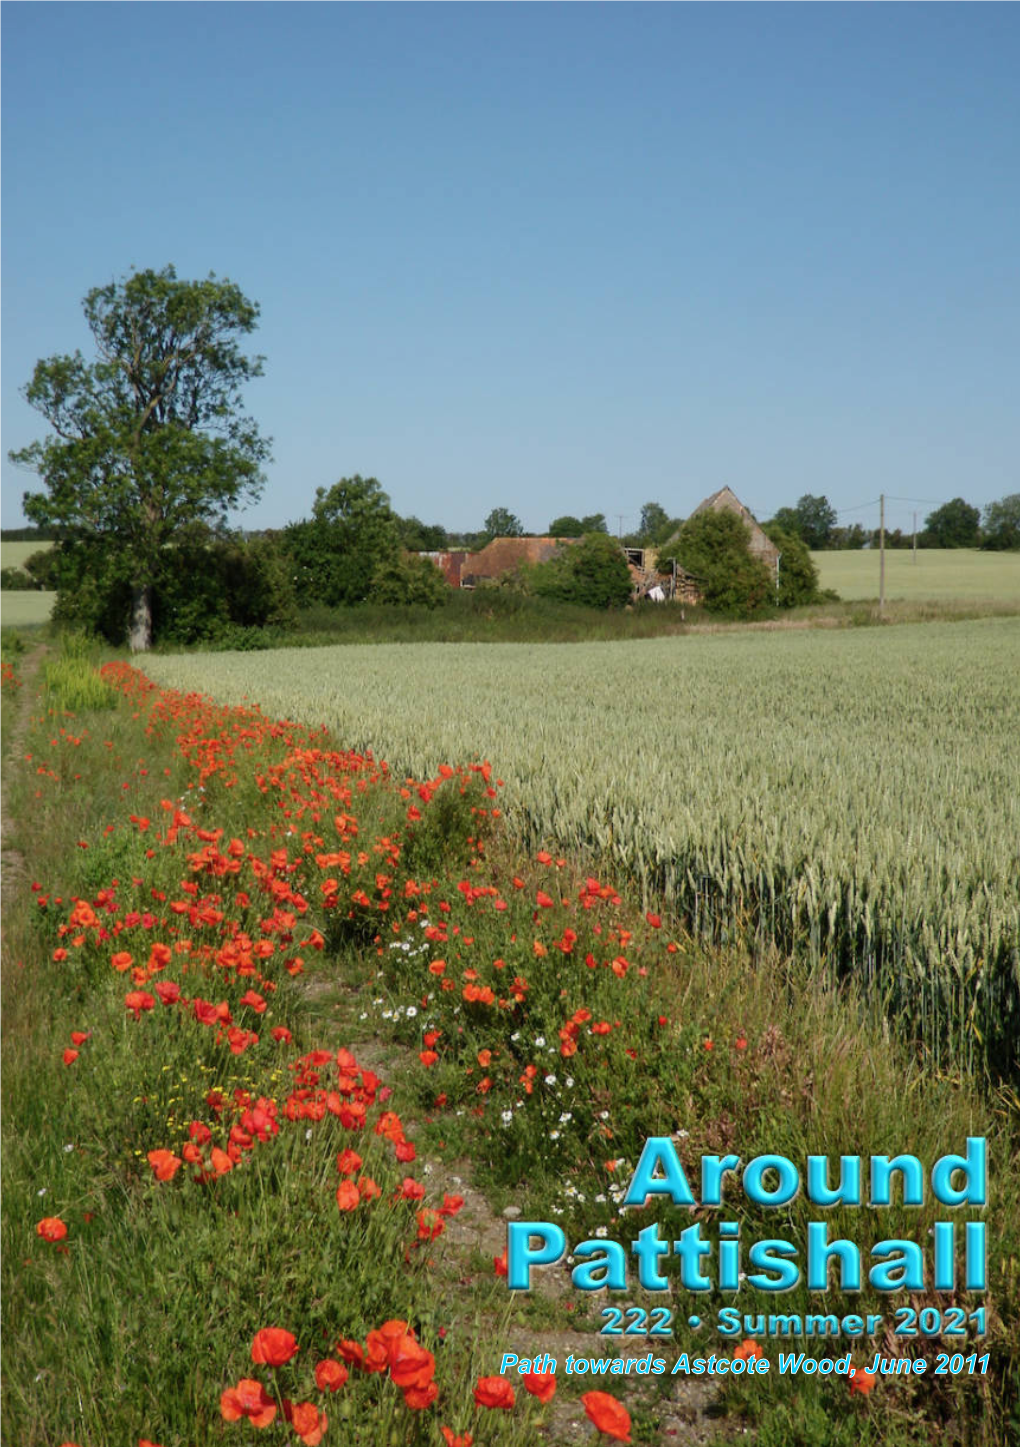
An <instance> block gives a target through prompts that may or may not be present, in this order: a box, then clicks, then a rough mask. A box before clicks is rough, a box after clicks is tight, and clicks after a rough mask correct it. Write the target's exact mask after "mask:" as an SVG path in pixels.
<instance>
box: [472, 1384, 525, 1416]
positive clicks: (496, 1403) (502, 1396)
mask: <svg viewBox="0 0 1020 1447" xmlns="http://www.w3.org/2000/svg"><path fill="white" fill-rule="evenodd" d="M514 1401H515V1396H514V1389H513V1387H512V1386H511V1385H510V1383H509V1382H508V1381H507V1379H506V1378H505V1377H479V1378H478V1384H477V1386H476V1387H475V1405H476V1406H479V1407H493V1408H502V1409H503V1410H504V1411H509V1410H510V1408H511V1407H512V1406H513V1405H514Z"/></svg>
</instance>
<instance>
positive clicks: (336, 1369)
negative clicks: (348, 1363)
mask: <svg viewBox="0 0 1020 1447" xmlns="http://www.w3.org/2000/svg"><path fill="white" fill-rule="evenodd" d="M347 1377H348V1372H347V1368H346V1367H345V1366H344V1364H343V1362H338V1361H335V1360H334V1359H333V1357H327V1358H326V1360H325V1361H323V1362H317V1363H316V1366H315V1385H316V1386H317V1387H318V1389H319V1391H320V1392H339V1390H340V1388H341V1387H342V1386H343V1384H344V1382H346V1380H347Z"/></svg>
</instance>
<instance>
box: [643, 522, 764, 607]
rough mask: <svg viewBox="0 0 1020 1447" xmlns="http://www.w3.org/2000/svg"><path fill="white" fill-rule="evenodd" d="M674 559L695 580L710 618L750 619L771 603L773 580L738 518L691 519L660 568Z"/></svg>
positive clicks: (663, 555) (664, 555) (664, 553)
mask: <svg viewBox="0 0 1020 1447" xmlns="http://www.w3.org/2000/svg"><path fill="white" fill-rule="evenodd" d="M673 558H675V559H676V561H677V562H678V563H679V565H680V566H681V567H682V568H684V569H685V570H686V571H687V572H688V573H690V574H691V576H692V577H693V578H694V579H695V580H696V581H697V583H698V586H699V588H700V589H701V595H702V598H703V599H704V604H705V607H706V609H707V610H708V611H709V612H710V613H718V614H722V615H723V616H725V617H730V618H753V617H755V616H756V615H760V614H762V613H766V612H768V611H769V609H770V608H771V607H772V606H774V604H775V586H776V585H775V576H774V574H773V572H772V570H771V568H769V567H768V566H767V565H766V564H765V563H763V562H762V560H761V559H760V558H756V557H755V556H754V555H753V554H752V552H751V533H750V530H749V528H748V527H747V524H746V523H745V522H743V520H742V519H741V518H739V517H738V516H737V515H736V513H731V512H703V513H698V514H697V515H696V516H695V517H692V518H689V519H688V520H687V522H685V523H684V525H683V527H682V528H681V529H680V533H679V536H678V537H677V538H676V540H675V541H674V542H672V543H670V544H669V545H668V546H667V547H666V548H664V549H663V550H662V552H661V553H660V555H659V567H660V568H663V567H666V566H667V565H668V564H669V562H670V561H671V559H673Z"/></svg>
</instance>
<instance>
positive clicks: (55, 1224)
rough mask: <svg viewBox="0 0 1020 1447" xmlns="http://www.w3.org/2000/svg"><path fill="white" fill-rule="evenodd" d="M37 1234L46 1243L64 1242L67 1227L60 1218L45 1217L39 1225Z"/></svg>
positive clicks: (36, 1229) (36, 1230)
mask: <svg viewBox="0 0 1020 1447" xmlns="http://www.w3.org/2000/svg"><path fill="white" fill-rule="evenodd" d="M35 1234H36V1235H37V1236H41V1237H42V1239H43V1240H44V1241H63V1239H64V1237H65V1236H66V1235H67V1225H66V1223H65V1222H64V1221H62V1220H61V1219H60V1217H59V1216H44V1217H43V1218H42V1220H41V1221H39V1222H38V1223H37V1225H36V1228H35Z"/></svg>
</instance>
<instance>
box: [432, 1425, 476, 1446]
mask: <svg viewBox="0 0 1020 1447" xmlns="http://www.w3.org/2000/svg"><path fill="white" fill-rule="evenodd" d="M439 1430H440V1432H442V1434H443V1441H444V1442H445V1443H446V1447H472V1443H473V1442H474V1440H475V1439H474V1438H473V1437H472V1435H471V1433H470V1432H455V1431H454V1430H453V1428H452V1427H440V1429H439Z"/></svg>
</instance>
